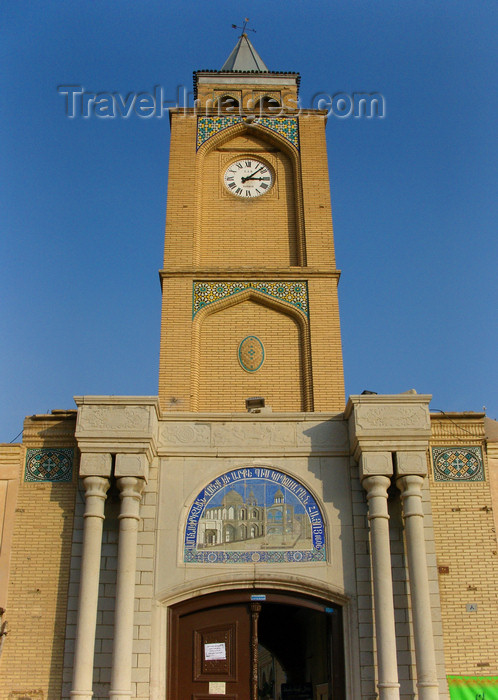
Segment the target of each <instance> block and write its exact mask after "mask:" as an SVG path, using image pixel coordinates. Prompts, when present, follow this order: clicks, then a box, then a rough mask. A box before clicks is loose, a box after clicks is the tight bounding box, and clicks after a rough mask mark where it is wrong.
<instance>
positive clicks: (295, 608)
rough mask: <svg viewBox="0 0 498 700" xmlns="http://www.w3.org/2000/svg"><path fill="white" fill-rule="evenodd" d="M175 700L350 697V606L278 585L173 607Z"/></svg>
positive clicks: (171, 632) (171, 665)
mask: <svg viewBox="0 0 498 700" xmlns="http://www.w3.org/2000/svg"><path fill="white" fill-rule="evenodd" d="M168 641H169V644H168V649H169V654H168V698H169V699H171V700H187V699H189V700H190V699H192V700H193V699H194V698H195V700H207V699H208V698H211V699H212V698H213V697H218V698H220V697H224V698H225V700H235V698H236V699H237V700H345V671H344V641H343V622H342V608H341V607H340V606H338V605H335V604H333V603H330V602H327V601H324V600H321V599H319V598H314V597H307V596H302V595H297V594H290V593H285V592H281V591H274V590H268V589H266V590H261V591H255V590H248V591H228V592H223V593H217V594H211V595H206V596H200V597H197V598H195V599H192V600H188V601H185V602H183V603H179V604H177V605H175V606H172V607H171V608H170V610H169V640H168Z"/></svg>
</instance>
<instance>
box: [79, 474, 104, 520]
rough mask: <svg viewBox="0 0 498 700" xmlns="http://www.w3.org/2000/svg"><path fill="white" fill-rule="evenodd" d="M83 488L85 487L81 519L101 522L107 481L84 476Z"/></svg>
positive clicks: (98, 477) (97, 477) (100, 477)
mask: <svg viewBox="0 0 498 700" xmlns="http://www.w3.org/2000/svg"><path fill="white" fill-rule="evenodd" d="M83 486H84V487H85V500H86V505H85V512H84V514H83V517H84V518H100V519H101V520H103V519H104V504H105V499H106V497H107V490H108V489H109V486H110V481H109V479H106V478H104V477H102V476H85V477H84V478H83Z"/></svg>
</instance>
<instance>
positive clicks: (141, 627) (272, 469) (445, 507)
mask: <svg viewBox="0 0 498 700" xmlns="http://www.w3.org/2000/svg"><path fill="white" fill-rule="evenodd" d="M243 36H245V35H243ZM242 38H243V37H241V41H242ZM245 40H246V41H247V38H246V39H245ZM297 87H298V76H297V75H296V74H293V73H287V74H283V73H282V74H280V73H271V72H262V73H261V74H259V73H258V71H255V72H254V71H250V72H248V73H247V74H243V72H242V71H241V72H239V71H235V72H234V73H230V72H227V73H223V69H222V71H218V72H216V71H213V72H208V71H205V72H202V71H201V72H199V73H197V74H196V96H197V99H198V103H197V107H196V109H195V110H194V109H187V110H179V109H177V110H173V111H172V114H171V150H170V164H169V167H170V171H169V194H168V207H167V223H166V237H165V260H164V269H163V270H162V271H161V283H162V295H163V304H162V320H161V357H160V375H159V397H116V396H98V397H95V396H93V397H92V396H89V397H75V401H76V404H77V406H78V410H77V412H76V411H72V412H71V411H68V412H61V411H55V412H53V414H52V415H50V416H33V417H31V418H29V419H27V420H26V422H25V429H24V437H23V443H22V445H9V446H7V445H4V446H0V608H2V610H0V625H3V623H4V621H5V620H7V621H8V623H9V631H8V634H7V635H5V634H3V632H4V631H5V628H4V627H3V626H0V633H2V634H0V653H1V665H0V673H1V682H0V700H20V699H22V700H59V699H60V698H62V700H70V698H76V697H77V698H81V699H82V700H90V699H91V698H92V697H93V698H97V699H100V700H104V699H105V698H111V700H118V699H119V698H122V697H131V698H135V699H140V700H164V698H168V699H169V700H173V699H174V698H178V700H179V699H180V698H181V697H182V692H183V686H182V685H181V684H180V686H179V687H180V690H179V691H178V693H176V690H175V688H176V686H175V684H174V682H173V679H174V678H175V673H176V671H174V669H172V666H174V659H175V658H178V656H176V657H175V654H177V651H178V649H177V647H179V645H180V641H179V639H180V635H178V637H175V636H174V635H175V630H176V632H178V628H177V627H175V624H177V618H175V617H174V616H175V614H176V613H175V610H177V609H178V606H182V605H184V604H186V605H187V606H188V605H190V603H191V602H192V601H196V599H201V602H202V600H205V599H206V598H205V597H209V596H217V600H218V601H220V600H221V599H222V597H223V595H225V594H226V593H229V594H230V595H231V594H234V593H235V594H237V595H239V593H240V592H242V593H243V595H244V596H245V598H244V599H243V600H244V605H245V612H246V613H247V612H248V610H251V613H254V608H253V607H252V603H253V596H252V594H253V593H254V592H255V591H264V593H263V595H262V598H261V597H260V598H259V599H260V600H261V601H264V602H265V603H266V602H268V603H269V607H268V608H267V610H268V609H271V608H272V606H273V613H272V614H276V613H275V610H276V609H277V608H279V606H281V607H280V613H279V614H280V618H279V619H280V621H283V617H284V616H285V617H287V616H288V615H291V613H290V612H289V611H290V610H291V608H292V615H293V614H294V613H295V612H297V615H296V617H295V618H294V619H297V617H299V619H300V620H301V622H302V623H303V620H304V621H306V619H307V620H308V623H306V624H304V623H303V626H302V627H301V628H300V629H301V630H304V633H303V638H305V639H306V641H307V643H306V647H307V648H306V657H307V658H308V657H310V655H311V656H313V657H314V658H313V661H312V662H311V663H310V664H308V665H307V667H306V668H307V671H306V673H307V675H308V676H309V677H311V676H313V673H315V672H316V673H319V674H321V675H322V676H323V678H321V679H320V680H319V681H317V680H316V679H313V678H310V680H312V681H314V682H315V687H314V689H313V693H314V695H316V696H317V697H328V696H330V695H331V694H332V695H333V696H334V698H335V697H338V698H341V700H346V699H347V700H375V699H376V698H379V697H380V698H381V700H398V699H399V700H436V699H437V700H448V687H447V685H448V684H447V678H446V677H447V675H449V674H463V675H465V674H467V675H472V676H483V675H490V676H492V675H493V674H498V666H497V659H498V646H497V642H496V635H495V634H494V625H495V623H496V614H497V607H496V581H497V580H498V554H497V552H498V545H497V540H496V513H497V512H498V509H497V505H496V504H497V495H498V492H497V484H498V471H497V469H498V466H497V465H498V448H497V445H498V441H497V439H496V438H497V437H498V431H496V425H494V424H493V425H491V424H488V426H487V427H486V424H485V420H484V416H483V415H480V414H449V415H446V414H445V415H437V416H432V421H431V419H430V416H429V409H428V406H429V401H430V398H431V397H430V396H426V395H422V396H419V395H417V394H416V393H415V392H408V393H407V394H402V395H395V396H377V395H368V396H365V395H361V396H352V397H350V399H349V401H348V404H347V406H346V407H345V405H344V404H345V398H344V384H343V377H342V373H343V368H342V350H341V340H340V324H339V308H338V297H337V286H338V281H339V274H340V273H339V271H338V270H337V268H336V263H335V257H334V247H333V230H332V216H331V205H330V194H329V181H328V166H327V156H326V145H325V131H324V127H325V115H324V113H322V112H320V111H312V110H309V111H306V110H304V111H300V113H299V114H298V113H297V111H296V110H295V106H296V100H297ZM282 105H284V106H285V109H284V110H283V111H282ZM276 107H278V108H279V109H280V112H279V114H278V115H277V114H276V112H275V111H271V110H274V109H275V108H276ZM244 159H249V160H250V162H252V163H257V164H258V165H256V166H251V169H252V170H249V172H250V173H251V174H250V175H246V177H245V180H243V181H241V182H244V181H245V182H246V183H247V181H249V180H251V179H255V180H256V179H257V180H258V181H259V178H256V173H257V172H260V170H258V168H266V169H267V171H268V172H270V173H271V178H272V181H273V184H272V186H267V187H266V188H263V189H264V192H261V191H260V192H259V193H258V196H256V195H253V194H251V193H249V194H248V195H245V196H244V198H242V197H241V196H239V197H237V196H235V195H234V194H233V189H232V190H229V189H228V186H226V181H225V180H224V174H225V173H226V170H227V169H228V168H230V167H231V166H232V165H234V164H235V163H236V161H239V162H240V163H241V168H243V161H244ZM234 167H237V166H234ZM248 167H249V166H248ZM254 167H256V168H257V170H256V173H255V171H254ZM232 179H233V178H232ZM259 186H260V187H262V185H259ZM249 188H250V186H249V187H247V188H246V189H249ZM266 190H268V191H266ZM253 191H256V188H255V190H253ZM241 192H242V189H241ZM259 195H262V196H259ZM251 396H252V397H258V396H259V397H264V398H265V401H266V406H265V407H264V408H257V409H255V412H254V413H248V412H247V411H246V410H245V400H246V399H247V398H248V397H251ZM270 407H271V409H270ZM76 413H77V415H76ZM76 418H77V420H76ZM431 422H432V426H431ZM431 431H432V432H431ZM486 431H487V432H486ZM490 431H491V432H490ZM493 431H495V432H494V433H493ZM491 433H493V435H494V436H495V437H494V438H491V437H490V436H491ZM78 472H79V477H80V478H79V480H78ZM427 475H429V476H427ZM277 487H278V490H277ZM222 494H225V495H223V497H222ZM296 494H299V497H298V496H297V495H296ZM216 499H217V500H216ZM234 504H238V505H236V507H234ZM250 511H252V514H251V513H250ZM236 513H237V515H236ZM277 516H280V519H279V518H278V517H277ZM201 521H202V522H201ZM267 596H268V600H267ZM286 596H287V597H286ZM256 598H258V595H256ZM291 598H292V604H291V602H290V601H291ZM210 600H212V598H210ZM296 600H298V601H300V602H299V603H296ZM204 605H205V606H206V608H205V610H203V611H202V612H206V611H208V612H209V610H208V603H204ZM223 605H225V603H223ZM248 606H249V607H248ZM292 606H294V607H292ZM260 607H261V606H260ZM199 609H201V608H199ZM311 609H313V615H314V617H313V616H308V613H309V610H311ZM282 610H284V612H283V613H282ZM190 612H191V610H190ZM211 612H212V609H211ZM329 616H330V617H329ZM333 616H336V617H335V620H340V622H336V621H334V618H333ZM175 620H176V622H175ZM311 620H314V622H311ZM317 621H318V622H317ZM386 621H387V622H386ZM253 624H254V623H253ZM210 629H211V628H210ZM252 629H253V634H254V629H255V628H254V627H253V628H252ZM289 629H290V628H289ZM315 633H316V634H315ZM319 633H320V634H321V635H322V636H321V637H320V639H321V640H325V641H326V643H325V645H324V646H326V647H327V648H328V652H327V654H322V649H321V648H320V646H321V643H320V642H319V636H318V634H319ZM196 634H197V632H196ZM196 639H197V638H196ZM199 639H200V637H199ZM213 639H214V637H213ZM223 639H225V637H223ZM218 641H219V640H218V639H216V642H218ZM246 641H247V646H245V647H243V648H244V649H245V652H244V653H247V654H248V653H249V639H247V640H246ZM283 642H285V640H282V639H281V640H280V641H279V642H278V643H280V644H282V643H283ZM291 642H292V644H293V645H294V643H295V639H292V640H291ZM196 644H197V642H196ZM191 646H192V648H190V647H188V648H186V647H185V648H184V649H183V651H182V653H183V654H186V655H188V654H189V653H191V652H192V654H193V651H192V650H193V649H194V644H193V643H192V645H191ZM214 646H220V645H219V644H215V645H214ZM222 646H223V647H225V644H224V643H223V644H222ZM255 647H257V644H254V639H253V650H254V648H255ZM196 649H198V651H196V653H199V654H200V655H201V656H202V654H201V652H200V651H199V650H200V649H201V647H200V646H199V647H196ZM284 651H286V650H285V649H284ZM270 652H271V650H270V649H266V650H265V653H264V654H265V659H266V662H268V656H269V655H271V654H270ZM199 658H200V657H199ZM261 658H263V655H262V657H261ZM288 658H292V656H289V657H288ZM296 658H297V657H296ZM193 659H194V656H192V663H191V664H188V663H187V671H188V673H190V672H191V670H192V669H191V667H193V666H194V663H193ZM206 660H207V653H206V652H205V658H204V661H206ZM218 660H223V659H222V658H221V657H218ZM254 661H255V659H254V656H253V658H252V663H253V664H254ZM279 663H280V662H279ZM307 663H308V662H307V661H306V662H303V667H305V666H306V664H307ZM334 664H335V668H334ZM256 666H257V664H256ZM253 668H254V666H253ZM288 668H289V669H290V666H288ZM256 670H258V669H256ZM279 674H280V677H281V679H282V678H284V676H285V674H284V670H283V667H282V668H281V669H280V671H279ZM303 677H304V675H303ZM217 680H219V679H217ZM232 680H233V678H229V681H228V682H231V681H232ZM307 681H308V678H306V682H307ZM175 682H176V681H175ZM220 686H221V687H222V688H223V692H224V693H225V691H226V688H225V685H224V682H223V683H214V684H213V686H211V684H209V686H208V688H209V695H216V696H219V692H218V691H220V692H221V688H220ZM199 688H200V686H197V689H199ZM337 689H339V690H337ZM256 690H257V688H255V687H253V689H252V691H253V693H252V694H253V695H254V693H255V691H256ZM212 691H213V692H212ZM214 691H216V692H214ZM336 691H337V692H336ZM247 692H248V688H245V689H244V693H247ZM175 693H176V694H175ZM207 693H208V691H207V690H206V689H205V688H203V689H201V690H200V694H201V695H202V697H204V696H206V697H207V696H208V695H207ZM226 694H227V695H230V697H231V696H232V693H231V690H230V692H229V693H226ZM189 695H190V694H189ZM198 696H199V697H200V695H199V694H196V697H198ZM486 697H487V695H486Z"/></svg>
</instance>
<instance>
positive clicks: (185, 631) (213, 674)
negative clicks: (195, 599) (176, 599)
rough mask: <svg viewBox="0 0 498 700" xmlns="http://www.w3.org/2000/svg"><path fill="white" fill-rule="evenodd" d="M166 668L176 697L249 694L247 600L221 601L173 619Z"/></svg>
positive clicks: (208, 699) (233, 699)
mask: <svg viewBox="0 0 498 700" xmlns="http://www.w3.org/2000/svg"><path fill="white" fill-rule="evenodd" d="M172 623H173V624H172V627H173V629H172V633H173V635H174V636H175V637H176V639H175V638H174V637H172V638H171V641H172V643H173V648H172V655H171V657H170V659H171V668H170V678H171V690H172V691H173V693H172V696H171V697H172V698H174V699H175V700H214V698H220V697H223V698H225V700H250V696H251V690H250V689H251V613H250V608H249V605H248V604H245V603H239V604H231V605H220V606H217V607H214V608H210V609H207V610H206V609H204V610H200V611H195V610H194V611H192V612H189V611H188V609H187V610H186V611H185V612H184V613H183V614H181V611H180V614H179V615H177V616H176V618H174V619H173V620H172Z"/></svg>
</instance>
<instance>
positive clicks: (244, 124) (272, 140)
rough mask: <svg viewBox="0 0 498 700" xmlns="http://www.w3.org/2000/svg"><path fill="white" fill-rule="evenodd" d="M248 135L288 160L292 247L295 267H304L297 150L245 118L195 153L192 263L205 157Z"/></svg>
mask: <svg viewBox="0 0 498 700" xmlns="http://www.w3.org/2000/svg"><path fill="white" fill-rule="evenodd" d="M244 134H248V135H251V136H255V137H256V138H260V139H261V140H263V141H265V142H267V143H268V144H269V145H270V146H271V147H273V148H277V149H278V150H280V151H281V152H282V153H284V154H285V155H286V156H287V158H288V159H289V161H290V164H291V168H292V174H293V200H294V206H295V217H296V248H297V266H298V267H305V266H306V243H305V240H306V239H305V231H304V206H303V198H302V186H301V183H302V178H301V160H300V157H299V151H298V149H297V148H296V147H295V146H294V145H293V144H291V143H290V141H288V140H287V139H285V138H284V137H283V136H281V135H280V134H278V133H276V132H274V131H270V130H269V129H267V128H265V127H264V126H261V125H259V124H258V123H257V122H255V121H254V119H251V118H246V119H244V121H241V122H239V123H237V124H234V125H232V126H229V127H227V128H226V129H222V130H221V131H219V132H217V133H216V134H215V135H214V136H211V137H210V138H209V139H208V140H207V141H205V142H204V143H203V144H202V145H201V146H200V147H199V149H198V151H197V158H196V172H195V222H194V241H193V264H194V265H195V266H197V265H200V264H201V233H202V231H201V216H202V211H203V206H202V205H203V202H202V174H203V170H204V164H205V160H206V157H207V156H208V155H209V154H210V153H211V152H212V151H214V150H216V149H217V148H219V147H220V146H222V145H223V144H225V143H227V142H229V141H231V140H232V139H234V138H236V137H237V136H243V135H244Z"/></svg>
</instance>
